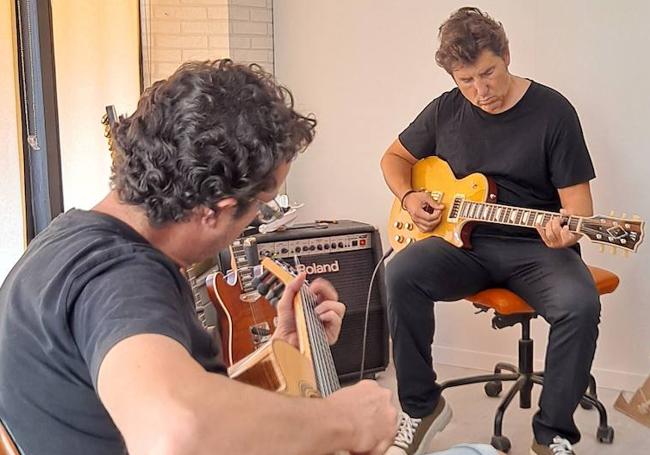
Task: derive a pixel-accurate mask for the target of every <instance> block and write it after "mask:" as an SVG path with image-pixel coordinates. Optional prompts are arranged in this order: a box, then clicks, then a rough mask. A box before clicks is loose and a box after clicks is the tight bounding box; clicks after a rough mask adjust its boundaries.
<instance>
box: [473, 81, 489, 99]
mask: <svg viewBox="0 0 650 455" xmlns="http://www.w3.org/2000/svg"><path fill="white" fill-rule="evenodd" d="M475 88H476V94H477V95H478V96H479V97H483V96H485V95H487V94H488V92H489V90H488V84H487V82H485V81H482V80H480V79H478V80H477V81H476V82H475Z"/></svg>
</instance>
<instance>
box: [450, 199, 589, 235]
mask: <svg viewBox="0 0 650 455" xmlns="http://www.w3.org/2000/svg"><path fill="white" fill-rule="evenodd" d="M449 218H450V219H456V218H463V219H466V220H475V221H481V222H484V223H496V224H507V225H510V226H521V227H529V228H534V227H535V226H536V225H541V226H544V225H546V223H548V222H549V221H550V220H551V219H554V218H559V219H560V221H561V223H562V225H565V224H566V225H568V226H569V230H570V231H572V232H579V229H580V224H581V222H582V217H580V216H567V215H561V214H559V213H554V212H547V211H543V210H531V209H523V208H519V207H510V206H507V205H501V204H491V203H488V202H472V201H466V200H463V199H460V198H456V199H454V203H453V205H452V206H451V209H450V211H449Z"/></svg>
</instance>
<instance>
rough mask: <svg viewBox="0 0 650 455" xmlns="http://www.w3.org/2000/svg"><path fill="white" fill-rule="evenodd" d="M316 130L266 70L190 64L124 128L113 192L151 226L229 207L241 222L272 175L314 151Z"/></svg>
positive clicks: (148, 97) (162, 84)
mask: <svg viewBox="0 0 650 455" xmlns="http://www.w3.org/2000/svg"><path fill="white" fill-rule="evenodd" d="M315 126H316V120H315V119H313V118H311V116H303V115H300V114H299V113H297V112H296V111H294V109H293V96H292V95H291V92H289V90H288V89H286V88H285V87H283V86H281V85H278V84H276V82H275V81H274V79H273V77H272V76H271V75H270V74H268V73H266V72H265V71H264V70H262V68H261V67H260V66H258V65H254V64H253V65H249V66H246V65H240V64H235V63H234V62H232V61H231V60H228V59H223V60H216V61H205V62H188V63H185V64H183V65H182V66H181V67H180V68H178V70H176V72H175V73H174V74H173V75H172V76H170V77H169V78H168V79H166V80H162V81H158V82H156V83H154V84H153V85H152V86H151V87H150V88H148V89H147V90H146V91H145V92H144V94H143V95H142V97H141V98H140V101H139V102H138V107H137V109H136V111H135V112H134V113H133V114H132V115H131V116H129V117H126V118H125V117H121V118H120V119H119V122H118V123H117V125H116V126H115V131H114V138H115V143H116V147H115V148H116V149H117V150H116V156H115V160H114V161H113V166H112V175H111V187H112V189H114V190H115V191H117V193H118V196H119V198H120V199H121V200H122V201H123V202H125V203H127V204H131V205H135V206H139V207H141V208H142V209H143V210H144V211H145V212H146V215H147V217H148V219H149V222H150V223H151V224H152V225H161V224H164V223H166V222H169V221H174V222H176V221H183V220H186V219H187V215H188V214H189V213H190V211H191V210H192V209H194V208H195V207H198V206H206V207H210V208H214V207H215V205H216V203H217V202H218V201H219V200H221V199H224V198H226V197H234V198H235V199H236V200H237V202H238V211H237V214H238V215H239V214H241V213H243V212H244V211H246V210H247V209H248V207H250V204H251V203H252V201H253V200H254V198H255V196H256V195H257V194H258V193H260V192H262V191H268V190H270V189H271V188H273V187H274V186H275V185H277V183H278V182H275V181H274V171H275V170H276V168H277V167H278V166H279V165H280V164H281V163H283V162H290V161H291V160H293V159H294V158H295V157H296V155H297V154H298V153H299V152H300V151H302V150H304V148H305V147H306V146H307V145H309V143H310V142H311V141H312V140H313V138H314V128H315Z"/></svg>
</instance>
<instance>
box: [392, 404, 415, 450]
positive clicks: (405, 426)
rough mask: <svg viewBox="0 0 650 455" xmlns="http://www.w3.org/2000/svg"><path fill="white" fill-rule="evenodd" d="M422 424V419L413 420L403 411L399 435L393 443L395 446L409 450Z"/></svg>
mask: <svg viewBox="0 0 650 455" xmlns="http://www.w3.org/2000/svg"><path fill="white" fill-rule="evenodd" d="M420 422H422V419H413V418H411V416H409V415H408V414H407V413H405V412H403V411H402V415H401V417H400V421H399V429H398V430H397V435H396V436H395V442H393V445H395V446H398V447H401V448H402V449H407V448H408V446H410V445H411V443H412V442H413V436H414V435H415V431H416V430H417V429H418V425H420Z"/></svg>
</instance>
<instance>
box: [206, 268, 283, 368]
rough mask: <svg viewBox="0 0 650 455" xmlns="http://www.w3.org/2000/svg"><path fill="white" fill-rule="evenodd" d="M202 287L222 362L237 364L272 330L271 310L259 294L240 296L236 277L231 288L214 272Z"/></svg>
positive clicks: (273, 320)
mask: <svg viewBox="0 0 650 455" xmlns="http://www.w3.org/2000/svg"><path fill="white" fill-rule="evenodd" d="M206 285H207V286H206V287H207V290H208V294H209V296H210V300H211V301H212V304H213V305H214V307H215V309H216V310H217V319H218V326H219V334H220V337H221V345H222V346H223V350H224V361H225V363H226V365H227V366H230V365H233V364H235V363H237V362H238V361H239V360H241V359H243V358H244V357H246V356H247V355H248V354H250V353H251V352H253V351H255V350H256V349H257V348H259V347H260V346H261V345H262V344H264V343H265V342H266V341H267V340H268V339H269V338H270V336H271V334H272V333H273V331H274V330H275V316H276V311H275V308H274V307H273V306H272V305H271V304H270V303H269V302H268V301H267V300H266V299H265V298H264V297H262V296H261V295H260V294H259V293H257V292H255V291H251V292H244V289H243V286H242V284H241V280H240V277H239V275H237V281H236V282H235V283H234V284H229V283H228V281H227V279H226V277H225V276H224V275H223V274H222V273H220V272H217V273H215V274H212V275H210V276H209V277H208V279H207V282H206Z"/></svg>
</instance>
